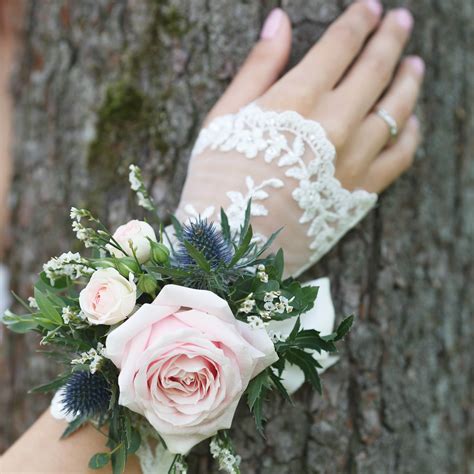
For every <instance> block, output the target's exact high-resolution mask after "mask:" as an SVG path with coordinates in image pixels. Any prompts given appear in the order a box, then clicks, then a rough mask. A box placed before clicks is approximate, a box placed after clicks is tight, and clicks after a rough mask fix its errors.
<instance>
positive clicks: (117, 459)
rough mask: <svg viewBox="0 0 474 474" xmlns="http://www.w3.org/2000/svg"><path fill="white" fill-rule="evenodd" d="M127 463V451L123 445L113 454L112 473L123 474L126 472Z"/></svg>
mask: <svg viewBox="0 0 474 474" xmlns="http://www.w3.org/2000/svg"><path fill="white" fill-rule="evenodd" d="M126 462H127V449H126V448H125V445H124V444H123V443H121V444H120V446H119V447H118V448H117V449H116V451H114V453H113V454H112V472H113V474H122V473H123V472H125V464H126Z"/></svg>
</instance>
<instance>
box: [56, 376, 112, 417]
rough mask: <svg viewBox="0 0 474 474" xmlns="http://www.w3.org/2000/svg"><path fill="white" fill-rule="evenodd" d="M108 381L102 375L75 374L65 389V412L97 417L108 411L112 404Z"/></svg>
mask: <svg viewBox="0 0 474 474" xmlns="http://www.w3.org/2000/svg"><path fill="white" fill-rule="evenodd" d="M110 395H111V394H110V389H109V384H108V382H107V380H106V379H105V378H104V376H103V375H102V374H100V373H95V374H91V373H90V372H75V373H74V374H72V375H71V377H70V378H69V380H68V381H67V382H66V384H65V385H64V387H63V397H62V400H61V401H62V403H63V406H64V412H65V413H66V414H72V415H74V416H76V417H77V416H79V415H80V416H88V417H90V416H95V415H100V414H103V413H105V412H106V411H107V408H108V406H109V403H110Z"/></svg>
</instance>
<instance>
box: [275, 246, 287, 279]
mask: <svg viewBox="0 0 474 474" xmlns="http://www.w3.org/2000/svg"><path fill="white" fill-rule="evenodd" d="M273 266H274V268H275V272H276V274H275V276H274V278H275V280H278V281H281V279H282V277H283V270H284V268H285V258H284V256H283V250H282V249H280V250H278V252H277V253H276V255H275V258H274V260H273Z"/></svg>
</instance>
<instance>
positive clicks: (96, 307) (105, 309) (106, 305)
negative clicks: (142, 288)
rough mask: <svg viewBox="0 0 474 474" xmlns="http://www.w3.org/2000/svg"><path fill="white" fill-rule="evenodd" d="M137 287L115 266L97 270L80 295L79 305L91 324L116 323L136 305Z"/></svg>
mask: <svg viewBox="0 0 474 474" xmlns="http://www.w3.org/2000/svg"><path fill="white" fill-rule="evenodd" d="M136 299H137V289H136V286H135V283H133V281H129V280H127V279H125V278H124V277H123V276H122V275H120V273H119V272H118V271H117V270H115V268H102V269H100V270H96V271H95V272H94V273H93V274H92V277H91V279H90V281H89V283H88V284H87V286H86V287H85V288H84V289H83V290H82V291H81V293H80V295H79V305H80V307H81V309H82V312H83V313H84V314H85V315H86V317H87V320H88V321H89V323H91V324H107V325H112V324H116V323H118V322H120V321H122V320H123V319H125V318H126V317H127V316H128V315H129V314H130V313H131V312H132V311H133V308H134V307H135V302H136Z"/></svg>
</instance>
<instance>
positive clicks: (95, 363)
mask: <svg viewBox="0 0 474 474" xmlns="http://www.w3.org/2000/svg"><path fill="white" fill-rule="evenodd" d="M104 355H105V348H104V345H103V344H102V343H100V342H99V343H98V344H97V349H94V348H92V349H90V350H89V351H87V352H83V353H82V354H81V357H79V358H78V359H73V360H71V364H72V365H85V364H87V363H88V362H90V364H89V370H90V373H91V374H95V373H96V372H97V369H98V368H99V366H100V363H101V362H102V361H103V360H104Z"/></svg>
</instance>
